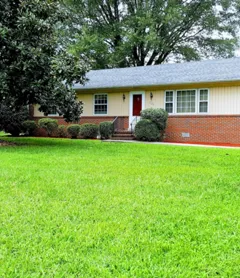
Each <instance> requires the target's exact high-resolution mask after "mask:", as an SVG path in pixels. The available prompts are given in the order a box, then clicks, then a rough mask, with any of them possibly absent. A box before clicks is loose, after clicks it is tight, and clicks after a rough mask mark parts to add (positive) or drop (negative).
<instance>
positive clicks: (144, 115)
mask: <svg viewBox="0 0 240 278" xmlns="http://www.w3.org/2000/svg"><path fill="white" fill-rule="evenodd" d="M141 119H147V120H151V121H152V122H154V123H155V124H156V125H157V127H158V129H159V130H160V131H164V130H165V128H166V126H167V119H168V113H167V112H166V111H165V110H164V109H162V108H147V109H144V110H142V111H141Z"/></svg>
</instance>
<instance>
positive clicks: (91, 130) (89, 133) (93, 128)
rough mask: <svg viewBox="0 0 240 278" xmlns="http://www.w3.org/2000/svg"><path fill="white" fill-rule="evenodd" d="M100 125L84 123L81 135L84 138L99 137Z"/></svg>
mask: <svg viewBox="0 0 240 278" xmlns="http://www.w3.org/2000/svg"><path fill="white" fill-rule="evenodd" d="M98 130H99V128H98V125H96V124H83V125H81V127H80V135H81V136H82V137H83V138H86V139H87V138H92V139H93V138H97V136H98Z"/></svg>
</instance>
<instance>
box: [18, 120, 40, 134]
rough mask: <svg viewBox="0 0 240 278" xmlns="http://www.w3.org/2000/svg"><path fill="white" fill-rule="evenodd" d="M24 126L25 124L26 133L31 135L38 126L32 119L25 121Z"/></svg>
mask: <svg viewBox="0 0 240 278" xmlns="http://www.w3.org/2000/svg"><path fill="white" fill-rule="evenodd" d="M22 126H23V131H24V133H25V134H26V135H29V136H32V135H33V133H34V131H35V130H36V129H37V127H38V126H37V124H36V123H35V121H31V120H27V121H24V122H23V124H22Z"/></svg>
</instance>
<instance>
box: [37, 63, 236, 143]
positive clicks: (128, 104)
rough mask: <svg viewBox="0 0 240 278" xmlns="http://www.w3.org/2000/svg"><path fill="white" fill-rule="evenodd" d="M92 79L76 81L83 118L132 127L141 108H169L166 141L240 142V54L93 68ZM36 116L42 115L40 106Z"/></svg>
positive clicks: (83, 120)
mask: <svg viewBox="0 0 240 278" xmlns="http://www.w3.org/2000/svg"><path fill="white" fill-rule="evenodd" d="M87 78H88V79H89V81H88V82H87V83H86V84H85V85H84V86H83V85H79V84H76V85H75V86H74V88H75V89H76V92H77V95H78V98H79V99H81V100H82V101H83V102H84V112H83V114H82V117H81V123H100V122H102V121H114V120H115V122H117V126H118V128H119V129H125V130H129V129H131V127H134V125H135V123H136V121H137V120H139V116H140V111H141V110H142V109H144V108H150V107H153V108H164V109H166V110H167V111H168V113H169V119H168V126H167V129H166V138H165V141H168V142H192V143H215V144H216V143H219V144H221V143H224V144H240V58H230V59H221V60H208V61H200V62H188V63H177V64H162V65H157V66H146V67H133V68H120V69H105V70H92V71H90V72H89V73H88V74H87ZM49 116H53V117H56V118H58V119H59V121H60V122H61V123H62V121H63V120H62V119H61V118H60V117H57V115H54V114H52V115H49ZM34 117H35V119H37V118H39V117H41V118H42V117H43V115H42V114H41V113H40V112H39V111H38V109H37V106H36V107H35V108H34Z"/></svg>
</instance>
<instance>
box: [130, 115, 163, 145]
mask: <svg viewBox="0 0 240 278" xmlns="http://www.w3.org/2000/svg"><path fill="white" fill-rule="evenodd" d="M134 135H135V137H136V139H137V140H140V141H159V139H160V131H159V129H158V127H157V125H156V124H155V123H154V122H152V121H150V120H146V119H144V120H140V121H139V122H137V124H136V126H135V129H134Z"/></svg>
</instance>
